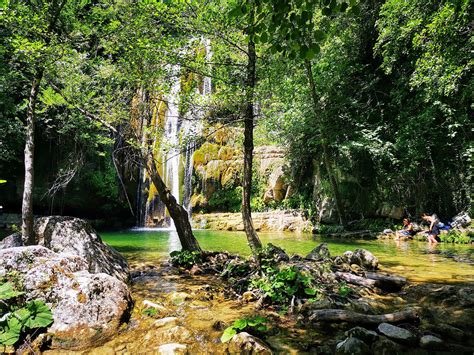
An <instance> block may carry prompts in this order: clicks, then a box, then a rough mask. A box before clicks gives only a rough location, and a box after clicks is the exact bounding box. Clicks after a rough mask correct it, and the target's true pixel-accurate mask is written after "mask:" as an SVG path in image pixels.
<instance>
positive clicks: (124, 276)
mask: <svg viewBox="0 0 474 355" xmlns="http://www.w3.org/2000/svg"><path fill="white" fill-rule="evenodd" d="M34 232H35V238H36V241H37V243H38V245H42V246H44V247H46V248H48V249H51V250H52V251H54V252H56V253H68V254H73V255H78V256H80V257H83V258H84V259H85V260H86V261H87V264H88V270H89V272H91V273H101V272H103V273H105V274H109V275H111V276H114V277H116V278H118V279H119V280H121V281H124V282H128V281H129V280H130V273H129V269H128V264H127V261H126V260H125V258H124V257H123V256H122V255H120V253H118V252H117V251H116V250H115V249H113V248H111V247H109V246H108V245H106V244H104V243H103V242H102V240H101V239H100V236H99V235H98V234H97V233H96V232H95V230H94V229H93V228H92V227H91V226H90V224H89V223H87V222H86V221H84V220H83V219H80V218H74V217H64V216H50V217H42V218H38V219H36V221H35V226H34ZM23 245H24V241H22V240H21V238H18V236H17V235H16V234H13V235H11V236H9V237H7V238H5V239H4V240H3V241H2V242H1V243H0V249H5V248H10V247H19V246H23Z"/></svg>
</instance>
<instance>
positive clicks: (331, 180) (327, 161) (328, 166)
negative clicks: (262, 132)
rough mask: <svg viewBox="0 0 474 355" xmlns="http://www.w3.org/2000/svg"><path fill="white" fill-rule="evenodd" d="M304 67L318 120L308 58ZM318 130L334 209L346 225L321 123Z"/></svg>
mask: <svg viewBox="0 0 474 355" xmlns="http://www.w3.org/2000/svg"><path fill="white" fill-rule="evenodd" d="M305 67H306V76H307V77H308V81H309V87H310V91H311V97H312V100H313V113H314V116H315V119H316V121H318V98H317V96H316V85H315V83H314V78H313V68H312V65H311V62H310V61H309V60H305ZM320 131H321V145H322V147H323V162H324V167H325V168H326V171H327V173H328V177H329V183H330V184H331V188H332V192H333V194H334V199H335V201H336V209H337V214H338V216H339V222H340V223H341V224H342V225H343V226H346V218H345V214H344V207H343V204H342V198H341V194H340V192H339V187H338V185H337V181H336V177H335V176H334V173H333V169H332V164H331V158H330V155H329V146H328V143H327V139H326V137H325V136H324V133H323V132H322V131H323V127H322V124H321V127H320Z"/></svg>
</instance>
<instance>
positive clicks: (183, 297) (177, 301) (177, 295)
mask: <svg viewBox="0 0 474 355" xmlns="http://www.w3.org/2000/svg"><path fill="white" fill-rule="evenodd" d="M190 298H191V295H190V294H189V293H186V292H173V293H172V294H171V296H170V300H171V302H172V303H173V304H174V305H176V306H179V305H182V304H184V303H185V302H186V301H187V300H189V299H190Z"/></svg>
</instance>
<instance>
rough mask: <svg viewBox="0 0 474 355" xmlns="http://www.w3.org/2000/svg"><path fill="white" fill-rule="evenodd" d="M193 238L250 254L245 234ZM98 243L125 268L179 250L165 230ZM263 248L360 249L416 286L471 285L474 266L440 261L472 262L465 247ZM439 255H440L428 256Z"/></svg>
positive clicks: (305, 239) (303, 239) (310, 244)
mask: <svg viewBox="0 0 474 355" xmlns="http://www.w3.org/2000/svg"><path fill="white" fill-rule="evenodd" d="M195 235H196V237H197V239H198V240H199V243H200V245H201V247H202V248H203V249H205V250H215V251H228V252H231V253H238V254H241V255H244V256H248V255H249V254H250V249H249V248H248V246H247V240H246V238H245V234H244V233H242V232H223V231H208V230H196V231H195ZM101 236H102V238H103V240H104V241H105V242H106V243H108V244H109V245H111V246H112V247H114V248H115V249H117V250H118V251H119V252H120V253H122V254H124V255H125V256H126V257H127V259H128V260H129V262H130V263H132V264H133V263H142V262H147V263H150V262H151V263H155V262H156V263H158V262H161V261H163V260H164V259H165V258H167V257H168V256H169V253H170V252H171V251H173V250H178V249H180V248H181V246H180V243H179V239H178V236H177V234H176V232H174V231H167V230H127V231H120V232H107V233H101ZM259 236H260V238H261V240H262V242H263V243H273V244H275V245H278V246H280V247H282V248H283V249H285V250H286V251H287V252H288V253H289V254H290V255H291V254H300V255H306V254H308V253H309V252H310V251H311V250H312V249H313V248H314V247H315V246H317V245H318V244H319V243H321V242H326V243H328V246H329V250H330V251H331V254H332V255H338V254H342V253H343V252H344V251H346V250H354V249H356V248H364V249H367V250H369V251H371V252H372V253H374V254H375V255H376V256H377V257H378V258H379V260H380V262H381V268H382V270H385V271H388V272H392V273H396V274H399V275H402V276H405V277H407V278H408V279H409V280H411V281H420V282H442V283H454V282H462V283H466V282H474V265H472V264H468V263H465V262H456V261H454V260H453V259H450V258H448V257H446V255H444V253H450V254H455V255H458V256H461V257H463V258H464V259H467V260H473V258H474V247H472V246H467V245H451V244H439V245H437V246H435V247H430V246H429V245H428V244H427V243H422V242H414V241H409V242H395V241H393V240H383V241H381V240H371V241H366V240H357V241H355V240H345V239H328V238H323V237H317V236H313V235H305V234H293V233H280V232H267V233H260V234H259ZM437 252H441V254H433V253H437Z"/></svg>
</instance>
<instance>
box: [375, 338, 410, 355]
mask: <svg viewBox="0 0 474 355" xmlns="http://www.w3.org/2000/svg"><path fill="white" fill-rule="evenodd" d="M371 349H372V352H373V354H374V355H398V354H405V353H406V349H404V347H403V346H401V345H400V344H397V343H395V342H394V341H391V340H389V339H387V338H385V337H380V338H379V340H377V341H376V342H375V343H373V344H372V347H371Z"/></svg>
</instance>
